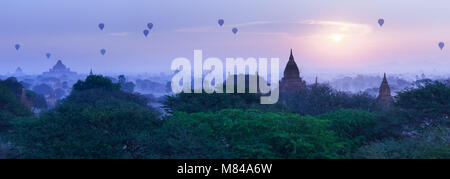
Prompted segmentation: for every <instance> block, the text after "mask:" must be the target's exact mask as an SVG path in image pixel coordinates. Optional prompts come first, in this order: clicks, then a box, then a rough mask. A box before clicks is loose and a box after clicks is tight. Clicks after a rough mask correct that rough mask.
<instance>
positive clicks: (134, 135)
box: [12, 76, 160, 158]
mask: <svg viewBox="0 0 450 179" xmlns="http://www.w3.org/2000/svg"><path fill="white" fill-rule="evenodd" d="M101 78H103V77H99V76H96V77H94V78H89V77H88V78H87V80H86V81H85V82H82V81H79V82H78V84H79V86H81V87H80V88H77V90H76V91H74V92H73V93H72V94H71V95H70V96H69V97H68V98H67V99H65V100H64V102H63V103H62V104H61V105H59V106H57V107H56V108H55V109H53V110H51V111H49V112H47V113H44V114H42V115H41V116H40V117H39V118H18V119H16V120H14V122H13V125H14V127H15V130H14V133H13V134H12V139H13V140H14V142H15V144H16V145H17V146H20V147H19V148H21V151H22V153H21V157H24V158H142V157H143V156H144V154H145V151H144V149H143V148H142V146H143V144H142V143H139V142H138V141H137V140H138V139H139V138H140V137H142V136H152V134H153V133H154V132H153V130H154V128H155V127H156V126H158V123H159V122H160V120H159V119H157V116H156V115H155V113H154V112H153V110H151V109H150V108H149V107H147V105H146V102H145V101H143V100H141V99H143V97H139V96H138V95H133V94H129V93H125V92H122V91H120V90H119V89H118V88H112V86H113V85H111V84H112V83H105V81H106V80H105V79H101ZM88 79H89V80H88ZM102 85H107V86H102Z"/></svg>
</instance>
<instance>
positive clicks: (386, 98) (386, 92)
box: [377, 73, 394, 108]
mask: <svg viewBox="0 0 450 179" xmlns="http://www.w3.org/2000/svg"><path fill="white" fill-rule="evenodd" d="M377 101H378V103H379V104H380V105H381V106H382V107H383V108H389V107H390V106H391V103H392V102H393V101H394V99H393V98H392V96H391V88H390V87H389V84H388V82H387V79H386V73H385V74H384V77H383V81H382V82H381V85H380V90H379V92H378V97H377Z"/></svg>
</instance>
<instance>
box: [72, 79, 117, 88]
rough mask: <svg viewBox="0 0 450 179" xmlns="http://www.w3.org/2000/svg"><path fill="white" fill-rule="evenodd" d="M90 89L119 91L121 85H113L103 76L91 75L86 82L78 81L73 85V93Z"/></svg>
mask: <svg viewBox="0 0 450 179" xmlns="http://www.w3.org/2000/svg"><path fill="white" fill-rule="evenodd" d="M88 89H103V90H106V91H117V90H119V89H120V84H118V83H113V82H112V81H111V80H110V79H108V78H105V77H103V76H101V75H89V76H88V77H87V78H86V80H85V81H78V82H77V83H75V84H74V85H73V91H83V90H88Z"/></svg>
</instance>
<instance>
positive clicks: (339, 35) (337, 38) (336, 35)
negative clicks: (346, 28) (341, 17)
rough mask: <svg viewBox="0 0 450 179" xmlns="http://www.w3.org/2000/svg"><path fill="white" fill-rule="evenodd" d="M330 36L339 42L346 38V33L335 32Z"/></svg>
mask: <svg viewBox="0 0 450 179" xmlns="http://www.w3.org/2000/svg"><path fill="white" fill-rule="evenodd" d="M328 38H330V39H331V40H334V41H335V42H339V41H341V40H342V39H343V38H344V35H342V34H333V35H331V36H329V37H328Z"/></svg>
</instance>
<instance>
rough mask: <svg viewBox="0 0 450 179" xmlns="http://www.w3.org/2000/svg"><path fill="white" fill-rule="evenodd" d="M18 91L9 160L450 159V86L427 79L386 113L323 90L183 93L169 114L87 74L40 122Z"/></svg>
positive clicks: (2, 126) (6, 133) (171, 101)
mask: <svg viewBox="0 0 450 179" xmlns="http://www.w3.org/2000/svg"><path fill="white" fill-rule="evenodd" d="M19 85H20V83H18V82H17V81H16V82H11V81H8V80H6V81H1V82H0V112H1V113H0V131H1V133H0V136H1V140H2V141H3V142H9V143H10V144H11V147H9V148H8V149H2V150H7V151H0V152H3V153H7V154H8V157H11V158H450V146H449V143H448V141H449V140H450V136H449V134H450V130H449V119H448V116H449V113H450V86H449V82H448V81H422V82H421V83H420V84H419V85H416V87H415V88H411V89H407V90H405V91H402V92H400V93H398V95H397V96H396V99H395V102H394V104H393V107H391V108H390V109H388V110H384V109H382V108H380V107H379V104H378V103H377V101H376V100H375V99H374V97H372V96H370V95H368V94H366V93H358V94H349V93H344V92H339V91H337V90H334V89H332V88H331V87H329V86H327V85H321V84H319V85H311V86H308V88H307V89H304V90H301V91H298V92H295V93H292V94H283V95H282V96H281V100H280V102H279V103H277V104H275V105H261V104H259V100H260V98H259V94H248V93H246V94H226V93H224V94H205V93H203V94H192V93H191V94H185V93H181V94H177V95H173V96H167V97H166V98H165V99H164V109H165V110H167V113H168V114H169V115H165V116H161V114H160V113H159V112H157V110H156V109H154V108H152V107H150V106H149V105H148V103H149V101H148V98H147V97H145V96H143V95H140V94H137V93H131V92H132V88H134V85H132V84H130V83H128V82H127V81H126V79H125V78H124V77H122V78H119V82H118V83H113V82H112V81H111V80H110V79H108V78H105V77H103V76H99V75H90V76H88V77H87V78H86V79H85V80H84V81H78V82H77V83H76V84H74V85H73V88H72V92H71V94H70V95H69V96H67V97H66V98H64V99H63V100H62V101H60V102H59V104H58V105H57V106H56V107H55V108H54V109H51V110H49V111H47V112H44V113H42V114H40V116H38V117H36V116H33V114H32V113H31V112H30V111H29V109H27V108H26V107H24V106H23V104H21V103H20V102H19V97H18V91H17V89H19V88H20V89H21V86H19ZM130 89H131V90H130ZM36 96H38V95H36ZM2 141H0V142H2ZM0 156H1V155H0Z"/></svg>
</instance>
